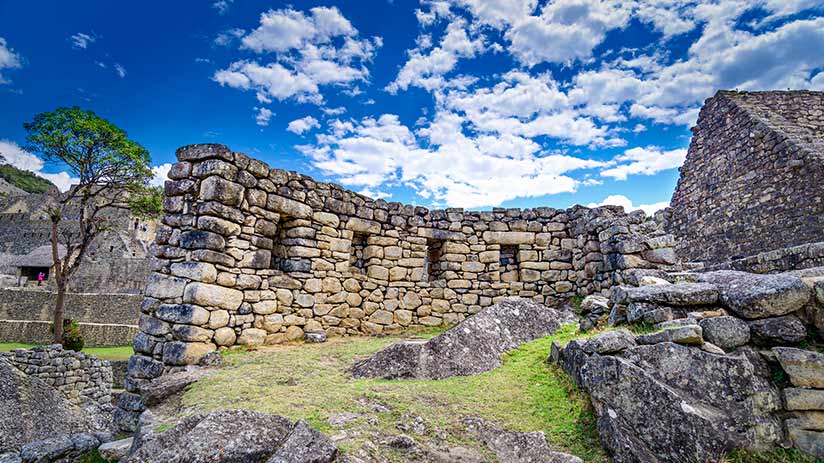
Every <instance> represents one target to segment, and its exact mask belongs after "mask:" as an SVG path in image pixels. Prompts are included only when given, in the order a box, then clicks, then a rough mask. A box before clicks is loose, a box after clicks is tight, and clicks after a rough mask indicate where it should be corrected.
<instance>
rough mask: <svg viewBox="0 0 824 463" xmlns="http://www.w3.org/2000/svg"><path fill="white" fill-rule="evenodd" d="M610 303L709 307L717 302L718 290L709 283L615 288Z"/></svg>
mask: <svg viewBox="0 0 824 463" xmlns="http://www.w3.org/2000/svg"><path fill="white" fill-rule="evenodd" d="M612 302H614V303H616V304H629V303H631V302H648V303H652V304H660V305H668V306H677V307H683V306H695V305H710V304H715V303H716V302H718V289H717V288H716V286H715V285H712V284H709V283H677V284H673V285H653V286H640V287H632V286H616V287H614V288H612Z"/></svg>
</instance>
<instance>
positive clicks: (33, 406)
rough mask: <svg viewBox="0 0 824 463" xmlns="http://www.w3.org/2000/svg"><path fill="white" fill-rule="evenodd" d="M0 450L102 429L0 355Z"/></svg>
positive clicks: (19, 447) (66, 401)
mask: <svg viewBox="0 0 824 463" xmlns="http://www.w3.org/2000/svg"><path fill="white" fill-rule="evenodd" d="M0 385H1V386H0V451H3V452H5V451H9V450H19V449H21V448H22V447H23V446H24V445H26V444H28V443H30V442H35V441H42V440H44V439H50V438H58V437H65V438H66V439H68V440H69V441H71V440H70V439H69V437H68V436H70V435H72V434H77V433H82V432H93V431H103V430H105V429H100V428H97V427H96V420H93V419H92V417H91V416H89V415H88V414H87V413H86V412H85V411H84V410H81V409H80V408H77V407H75V406H73V405H72V404H71V403H69V401H68V400H67V399H66V398H65V396H64V395H63V394H62V393H61V392H59V391H57V390H56V389H54V388H52V387H51V386H49V385H47V384H46V383H44V382H43V381H41V380H40V379H38V378H35V377H32V376H27V375H26V374H24V373H23V372H21V371H20V370H18V369H17V368H15V367H14V366H12V365H11V364H10V363H9V362H8V361H6V360H5V359H3V358H2V357H0Z"/></svg>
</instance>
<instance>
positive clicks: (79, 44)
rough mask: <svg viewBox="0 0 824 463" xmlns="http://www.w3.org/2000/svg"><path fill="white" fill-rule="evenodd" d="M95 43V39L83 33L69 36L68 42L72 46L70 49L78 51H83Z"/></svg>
mask: <svg viewBox="0 0 824 463" xmlns="http://www.w3.org/2000/svg"><path fill="white" fill-rule="evenodd" d="M96 41H97V37H95V36H94V35H90V34H86V33H84V32H78V33H76V34H72V35H71V36H69V42H70V43H71V44H72V48H76V49H78V50H85V49H86V48H88V47H89V44H92V43H94V42H96Z"/></svg>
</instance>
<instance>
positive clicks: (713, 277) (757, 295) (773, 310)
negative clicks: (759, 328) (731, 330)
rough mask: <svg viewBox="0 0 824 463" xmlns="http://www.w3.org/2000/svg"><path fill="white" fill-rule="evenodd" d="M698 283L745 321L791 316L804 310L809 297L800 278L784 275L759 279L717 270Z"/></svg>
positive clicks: (770, 275) (809, 294) (700, 278)
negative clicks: (712, 289) (714, 289)
mask: <svg viewBox="0 0 824 463" xmlns="http://www.w3.org/2000/svg"><path fill="white" fill-rule="evenodd" d="M698 279H699V280H700V281H703V282H706V283H712V284H714V285H716V286H717V287H718V291H719V293H720V299H721V302H722V303H723V304H724V305H725V306H726V307H727V308H728V309H730V310H731V311H732V312H734V313H735V314H736V315H738V316H740V317H742V318H747V319H757V318H766V317H776V316H780V315H786V314H788V313H792V312H795V311H796V310H799V309H800V308H802V307H804V304H806V303H807V301H809V300H810V296H811V294H812V291H811V290H810V288H809V287H808V286H807V285H806V284H804V282H803V281H802V280H801V278H799V277H797V276H795V275H792V274H787V273H779V274H766V275H762V274H755V273H747V272H738V271H734V270H719V271H715V272H707V273H701V274H698Z"/></svg>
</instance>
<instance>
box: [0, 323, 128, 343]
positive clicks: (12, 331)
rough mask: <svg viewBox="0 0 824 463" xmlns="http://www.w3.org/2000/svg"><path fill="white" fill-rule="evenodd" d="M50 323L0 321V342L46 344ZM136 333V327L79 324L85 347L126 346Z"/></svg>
mask: <svg viewBox="0 0 824 463" xmlns="http://www.w3.org/2000/svg"><path fill="white" fill-rule="evenodd" d="M51 327H52V322H47V321H39V320H0V342H18V343H21V344H48V343H50V342H53V341H54V333H53V332H52V328H51ZM137 333H138V327H137V325H123V324H114V323H80V334H81V335H82V336H83V343H84V344H85V345H86V346H87V347H103V346H128V345H129V344H131V342H132V341H133V340H134V337H135V336H136V335H137Z"/></svg>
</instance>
